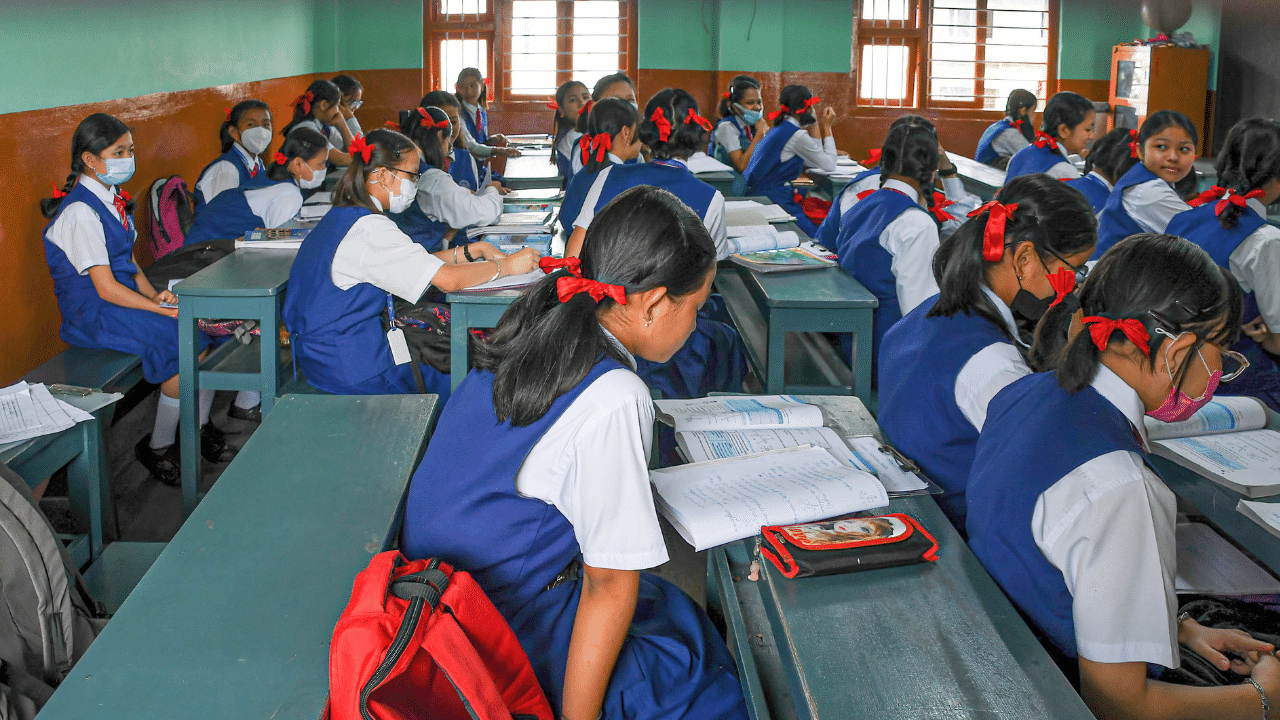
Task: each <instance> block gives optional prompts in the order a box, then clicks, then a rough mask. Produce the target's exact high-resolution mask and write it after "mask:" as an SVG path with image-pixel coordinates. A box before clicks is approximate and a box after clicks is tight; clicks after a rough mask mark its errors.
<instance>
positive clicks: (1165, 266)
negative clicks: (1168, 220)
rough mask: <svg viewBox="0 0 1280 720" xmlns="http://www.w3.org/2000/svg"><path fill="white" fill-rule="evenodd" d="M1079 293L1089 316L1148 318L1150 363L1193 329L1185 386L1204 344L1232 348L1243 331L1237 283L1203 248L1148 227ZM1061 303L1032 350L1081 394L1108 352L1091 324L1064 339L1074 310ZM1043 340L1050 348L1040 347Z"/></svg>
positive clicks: (1180, 375) (1179, 373) (1102, 263)
mask: <svg viewBox="0 0 1280 720" xmlns="http://www.w3.org/2000/svg"><path fill="white" fill-rule="evenodd" d="M1078 297H1079V300H1080V308H1081V311H1082V312H1083V316H1084V317H1088V316H1091V315H1093V316H1099V317H1104V318H1109V319H1113V320H1121V319H1128V318H1132V319H1135V320H1137V321H1138V322H1140V323H1142V326H1143V327H1144V328H1145V329H1146V331H1147V334H1148V335H1149V336H1150V339H1149V341H1148V344H1149V347H1150V350H1151V351H1150V353H1148V355H1147V366H1148V367H1149V368H1155V367H1156V366H1157V365H1156V362H1157V358H1159V357H1160V347H1161V346H1162V345H1163V344H1164V343H1165V341H1166V340H1168V339H1169V336H1173V337H1177V336H1178V334H1179V333H1183V332H1190V333H1194V334H1195V336H1196V342H1195V344H1194V345H1192V346H1191V350H1190V352H1188V353H1187V356H1186V360H1185V361H1184V362H1183V363H1182V367H1181V368H1180V369H1177V370H1176V371H1175V372H1176V376H1175V386H1176V387H1179V388H1181V387H1182V382H1183V380H1184V379H1185V378H1186V375H1187V371H1188V370H1189V369H1190V368H1191V365H1192V363H1193V362H1195V361H1196V360H1195V358H1196V353H1197V352H1198V351H1199V350H1200V348H1201V347H1203V346H1204V344H1205V343H1207V342H1210V343H1214V344H1217V345H1223V346H1227V345H1231V344H1232V343H1234V342H1235V341H1236V340H1237V339H1238V338H1239V336H1240V322H1241V314H1242V311H1243V303H1242V300H1241V295H1240V286H1239V284H1238V283H1237V282H1236V280H1235V278H1233V277H1232V276H1231V274H1230V271H1228V270H1226V269H1225V268H1220V267H1218V266H1217V265H1216V264H1215V263H1214V262H1213V258H1211V257H1209V254H1208V253H1206V252H1205V251H1204V250H1201V249H1200V248H1198V247H1196V246H1195V244H1193V243H1191V242H1189V241H1187V240H1183V239H1182V238H1180V237H1174V236H1173V235H1158V234H1154V233H1143V234H1140V235H1131V236H1129V237H1127V238H1125V239H1124V240H1121V241H1120V242H1118V243H1116V244H1115V246H1114V247H1112V248H1111V249H1110V250H1108V251H1107V252H1106V253H1105V254H1104V255H1103V256H1102V259H1101V260H1099V261H1098V264H1097V265H1096V266H1095V267H1094V268H1093V270H1092V271H1091V272H1090V273H1089V278H1088V279H1087V280H1085V282H1084V285H1083V286H1082V287H1081V288H1080V290H1079V293H1078ZM1060 307H1062V304H1060V305H1058V307H1055V308H1054V309H1052V310H1050V311H1049V312H1048V313H1046V314H1045V316H1044V319H1043V320H1041V321H1040V328H1039V331H1038V332H1037V333H1036V342H1035V346H1033V347H1032V354H1033V355H1036V354H1038V355H1040V356H1041V357H1046V358H1052V359H1053V365H1054V366H1055V367H1056V370H1057V373H1058V385H1060V386H1061V387H1062V389H1063V390H1066V391H1067V392H1078V391H1080V390H1083V389H1084V388H1085V387H1087V386H1088V385H1089V384H1090V383H1092V382H1093V379H1094V377H1095V376H1096V375H1097V374H1098V365H1099V364H1100V362H1101V357H1102V352H1101V351H1100V350H1099V349H1098V347H1097V345H1095V344H1094V342H1093V338H1092V333H1091V332H1090V331H1089V329H1088V328H1086V327H1081V328H1080V329H1079V331H1078V332H1076V334H1075V336H1074V337H1071V339H1070V340H1066V342H1065V344H1064V342H1063V341H1064V339H1066V338H1067V337H1068V327H1069V326H1070V325H1071V322H1072V318H1073V316H1074V313H1070V312H1054V310H1057V309H1058V308H1060ZM1157 328H1158V329H1160V330H1161V332H1157ZM1165 333H1167V335H1166V334H1165ZM1123 338H1124V335H1123V334H1122V333H1119V331H1116V333H1113V334H1112V336H1111V340H1112V341H1113V342H1114V341H1116V340H1123ZM1045 344H1048V347H1042V345H1045ZM1170 369H1171V370H1173V368H1170Z"/></svg>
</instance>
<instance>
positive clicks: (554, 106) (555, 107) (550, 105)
mask: <svg viewBox="0 0 1280 720" xmlns="http://www.w3.org/2000/svg"><path fill="white" fill-rule="evenodd" d="M547 109H548V110H559V109H560V106H559V105H557V104H556V101H555V100H548V101H547Z"/></svg>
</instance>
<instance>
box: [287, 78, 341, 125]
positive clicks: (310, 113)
mask: <svg viewBox="0 0 1280 720" xmlns="http://www.w3.org/2000/svg"><path fill="white" fill-rule="evenodd" d="M321 100H323V101H325V102H327V103H329V104H330V105H337V104H338V103H340V102H342V91H341V90H339V89H338V86H337V85H334V84H333V83H331V82H329V81H328V80H316V81H314V82H312V83H311V84H310V85H308V86H307V89H306V91H305V92H303V93H302V94H301V95H299V96H298V97H296V98H294V100H293V120H292V121H290V123H289V124H288V125H286V126H285V127H284V129H283V130H281V131H280V134H281V135H285V136H287V135H288V134H289V133H290V132H291V131H292V130H293V128H294V127H296V126H297V125H298V123H300V122H303V121H304V120H311V119H313V118H315V116H316V111H315V104H316V103H317V102H319V101H321Z"/></svg>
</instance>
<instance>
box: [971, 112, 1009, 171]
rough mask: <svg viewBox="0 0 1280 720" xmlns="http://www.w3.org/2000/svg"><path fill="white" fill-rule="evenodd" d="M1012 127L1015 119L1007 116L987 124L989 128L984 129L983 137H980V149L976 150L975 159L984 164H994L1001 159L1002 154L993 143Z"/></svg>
mask: <svg viewBox="0 0 1280 720" xmlns="http://www.w3.org/2000/svg"><path fill="white" fill-rule="evenodd" d="M1012 127H1013V121H1012V120H1010V119H1009V118H1007V117H1004V118H1000V119H999V120H997V121H996V122H993V123H991V124H990V125H989V126H987V129H986V130H983V131H982V137H980V138H978V149H977V150H976V151H974V153H973V159H974V160H977V161H978V162H980V163H982V164H984V165H993V163H995V161H997V160H999V159H1000V154H999V153H997V152H996V149H995V147H993V143H995V141H996V138H998V137H1000V136H1001V135H1002V134H1003V133H1004V131H1005V130H1009V129H1011V128H1012Z"/></svg>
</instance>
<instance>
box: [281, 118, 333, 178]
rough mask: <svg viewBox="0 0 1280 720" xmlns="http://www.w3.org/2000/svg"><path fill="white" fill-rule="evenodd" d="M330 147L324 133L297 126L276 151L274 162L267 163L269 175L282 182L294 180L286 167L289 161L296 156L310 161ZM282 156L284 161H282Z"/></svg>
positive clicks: (304, 160)
mask: <svg viewBox="0 0 1280 720" xmlns="http://www.w3.org/2000/svg"><path fill="white" fill-rule="evenodd" d="M328 149H329V141H328V140H326V139H325V137H324V136H323V135H321V134H320V133H318V132H316V131H315V130H312V129H311V128H308V127H300V128H295V129H294V131H293V132H291V133H289V134H288V136H286V137H285V139H284V144H283V145H281V146H280V149H279V150H277V151H276V156H275V159H274V161H273V162H271V163H269V164H268V165H267V177H268V178H270V179H272V180H275V181H276V182H281V181H284V180H292V179H293V175H290V174H289V170H288V168H287V167H286V166H287V165H288V164H289V161H291V160H293V159H294V158H296V157H297V158H302V161H303V162H309V161H310V160H311V158H313V157H315V156H316V155H318V154H320V153H322V152H327V151H328ZM281 158H283V159H284V162H280V160H281Z"/></svg>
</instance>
